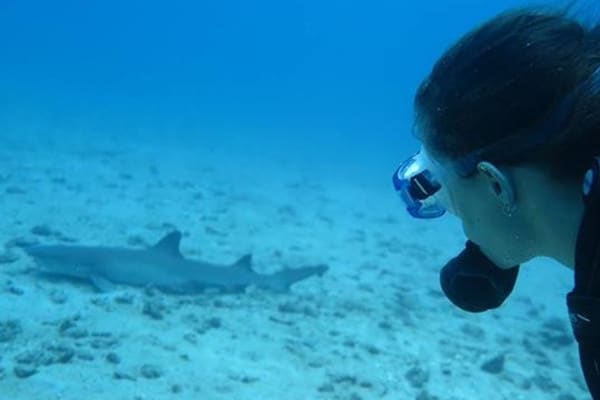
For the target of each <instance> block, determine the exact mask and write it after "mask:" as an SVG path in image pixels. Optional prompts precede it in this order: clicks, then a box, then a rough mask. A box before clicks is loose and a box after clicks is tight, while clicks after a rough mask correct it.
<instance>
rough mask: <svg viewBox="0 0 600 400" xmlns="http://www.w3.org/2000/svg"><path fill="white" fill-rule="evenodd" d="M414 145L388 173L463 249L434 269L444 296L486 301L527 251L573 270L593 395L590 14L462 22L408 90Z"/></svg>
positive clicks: (595, 262) (596, 114) (599, 169)
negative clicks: (456, 223) (452, 226)
mask: <svg viewBox="0 0 600 400" xmlns="http://www.w3.org/2000/svg"><path fill="white" fill-rule="evenodd" d="M415 112H416V119H415V134H416V136H417V138H418V139H419V141H420V142H421V145H422V147H421V150H420V151H419V153H417V154H416V155H415V156H413V157H411V158H410V159H409V160H407V161H405V162H404V163H403V164H402V165H401V166H400V168H398V170H397V171H396V173H395V174H394V177H393V183H394V186H395V189H396V190H397V191H398V192H399V194H400V195H401V197H402V199H403V201H404V203H405V205H406V208H407V210H408V212H409V213H410V214H411V215H412V216H413V217H416V218H435V217H439V216H441V215H443V214H444V213H445V212H449V213H451V214H454V215H455V216H457V217H458V218H459V219H460V220H461V221H462V224H463V229H464V232H465V234H466V236H467V240H466V246H465V249H464V250H463V251H462V252H461V253H460V254H459V255H458V256H457V257H455V258H454V259H452V260H451V261H450V262H449V263H448V264H447V265H446V266H444V268H443V269H442V271H441V273H440V282H441V286H442V289H443V290H444V293H445V294H446V296H447V297H448V298H449V299H450V300H451V301H452V302H453V303H454V304H455V305H457V306H458V307H460V308H462V309H464V310H467V311H470V312H481V311H485V310H489V309H493V308H496V307H499V306H500V305H501V304H502V303H503V302H504V300H505V299H506V297H507V296H508V295H509V294H510V292H511V291H512V289H513V287H514V284H515V281H516V279H517V275H518V271H519V266H520V265H521V264H523V263H524V262H526V261H528V260H530V259H532V258H534V257H538V256H545V257H551V258H553V259H555V260H557V261H559V262H560V263H562V264H564V265H565V266H567V267H569V268H572V269H573V270H574V275H575V278H574V288H573V290H572V291H571V292H570V293H568V295H567V306H568V310H569V315H570V319H571V324H572V327H573V332H574V336H575V338H576V340H577V343H578V346H579V355H580V360H581V366H582V370H583V373H584V376H585V379H586V382H587V385H588V387H589V390H590V392H591V394H592V396H593V398H594V399H600V24H597V25H594V26H589V25H585V24H583V23H581V22H579V21H578V20H577V19H575V18H573V17H571V16H570V15H569V12H568V10H541V9H518V10H511V11H508V12H505V13H502V14H500V15H498V16H496V17H494V18H492V19H491V20H489V21H487V22H486V23H484V24H483V25H481V26H480V27H478V28H476V29H474V30H473V31H471V32H469V33H467V34H466V35H465V36H463V37H462V38H461V39H460V40H459V41H458V42H457V43H456V44H454V45H453V46H452V47H450V48H449V49H448V50H447V51H446V52H445V53H444V54H443V55H442V57H441V58H440V59H439V60H438V61H437V62H436V63H435V65H434V67H433V69H432V71H431V72H430V74H429V76H428V77H427V78H426V79H425V80H424V81H423V82H422V83H421V85H420V87H419V88H418V90H417V93H416V96H415Z"/></svg>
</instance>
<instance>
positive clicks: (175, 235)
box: [152, 231, 182, 257]
mask: <svg viewBox="0 0 600 400" xmlns="http://www.w3.org/2000/svg"><path fill="white" fill-rule="evenodd" d="M180 241H181V232H180V231H173V232H171V233H167V234H166V235H165V236H163V238H162V239H160V240H159V241H158V243H156V244H155V245H154V246H152V249H153V250H156V251H160V252H162V253H166V254H169V255H170V256H173V257H182V255H181V252H180V251H179V242H180Z"/></svg>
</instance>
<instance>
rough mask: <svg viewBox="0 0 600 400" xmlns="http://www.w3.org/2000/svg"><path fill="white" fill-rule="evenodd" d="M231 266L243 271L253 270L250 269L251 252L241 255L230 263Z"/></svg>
mask: <svg viewBox="0 0 600 400" xmlns="http://www.w3.org/2000/svg"><path fill="white" fill-rule="evenodd" d="M231 268H239V269H243V270H244V271H251V272H254V270H253V269H252V254H246V255H244V256H241V257H240V258H239V259H238V260H237V261H236V262H234V263H233V264H232V265H231Z"/></svg>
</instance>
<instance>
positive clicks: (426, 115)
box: [415, 8, 600, 178]
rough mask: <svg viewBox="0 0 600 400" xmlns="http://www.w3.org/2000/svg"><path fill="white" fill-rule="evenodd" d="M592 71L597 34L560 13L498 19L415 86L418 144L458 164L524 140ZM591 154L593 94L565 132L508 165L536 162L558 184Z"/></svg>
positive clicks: (597, 114)
mask: <svg viewBox="0 0 600 400" xmlns="http://www.w3.org/2000/svg"><path fill="white" fill-rule="evenodd" d="M599 65H600V27H599V26H598V25H596V26H585V25H584V24H583V23H581V22H578V21H577V20H576V19H575V18H573V17H570V16H569V13H568V10H567V9H562V10H548V9H533V8H527V9H516V10H511V11H508V12H505V13H503V14H500V15H498V16H496V17H495V18H493V19H491V20H490V21H488V22H486V23H484V24H483V25H482V26H480V27H478V28H477V29H475V30H473V31H471V32H469V33H467V34H466V35H465V36H464V37H462V39H461V40H459V41H458V42H457V43H456V44H455V45H454V46H452V47H451V48H450V49H448V50H447V51H446V53H445V54H444V55H443V56H442V57H441V58H440V59H439V60H438V61H437V63H436V64H435V66H434V68H433V70H432V71H431V73H430V75H429V76H428V77H427V78H426V79H425V81H424V82H423V83H422V84H421V86H420V87H419V89H418V91H417V94H416V97H415V110H416V113H417V118H416V126H417V129H418V132H419V135H420V139H422V140H424V141H426V142H427V143H428V145H429V147H430V148H431V149H432V150H433V151H434V152H437V153H439V154H442V155H444V156H447V157H450V158H457V157H461V156H464V155H466V154H468V153H470V152H471V151H474V150H477V149H480V148H482V147H484V146H487V145H490V144H492V143H495V142H497V141H499V140H501V139H503V138H505V137H506V136H509V135H510V136H512V135H527V134H528V132H530V131H531V130H532V129H534V128H535V127H536V126H537V125H539V124H541V123H542V122H543V121H544V119H545V118H547V117H548V115H549V114H551V113H552V112H553V111H555V108H556V107H557V105H558V104H560V103H561V100H563V99H564V98H565V97H566V96H567V95H568V94H569V93H571V92H572V91H573V90H574V89H575V88H576V87H577V86H578V85H579V84H580V83H581V82H583V81H585V80H586V79H588V78H589V77H590V76H591V74H592V73H593V72H594V71H595V70H596V68H597V67H598V66H599ZM587 93H589V92H587ZM595 155H600V94H598V95H589V94H584V95H582V96H581V98H578V99H576V103H575V105H574V108H573V111H572V112H571V115H570V116H569V120H568V123H567V124H566V129H564V132H560V134H558V135H557V136H556V137H554V138H553V139H552V140H550V141H549V142H546V143H544V144H543V145H542V146H541V147H540V148H538V149H536V150H535V151H530V152H527V154H524V155H523V156H522V157H521V158H520V159H518V160H513V161H511V162H510V164H514V163H515V162H527V161H529V162H534V163H539V164H542V165H544V166H545V167H548V168H549V169H551V171H552V173H553V174H554V175H555V176H556V177H558V178H574V177H580V176H581V175H582V174H583V173H584V172H585V170H586V169H587V167H588V165H589V162H590V160H591V158H592V157H593V156H595ZM488 161H491V162H497V163H499V164H502V163H503V160H502V159H501V158H500V159H498V160H488Z"/></svg>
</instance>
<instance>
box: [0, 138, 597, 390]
mask: <svg viewBox="0 0 600 400" xmlns="http://www.w3.org/2000/svg"><path fill="white" fill-rule="evenodd" d="M205 150H206V149H205ZM0 165H1V166H2V167H1V168H0V191H1V192H2V201H1V202H0V210H1V211H2V219H3V225H2V226H3V230H2V231H1V232H0V235H1V238H0V239H1V242H2V243H3V244H4V248H3V249H1V248H0V262H1V264H0V292H1V293H2V295H1V297H0V299H1V301H0V399H2V400H4V399H6V400H9V399H11V400H13V399H14V400H17V399H36V400H46V399H48V400H51V399H74V400H75V399H77V400H79V399H90V400H91V399H113V400H120V399H124V400H125V399H128V400H142V399H144V400H145V399H148V400H150V399H181V400H186V399H206V400H212V399H215V400H217V399H240V400H241V399H261V400H267V399H277V400H300V399H302V400H304V399H340V400H341V399H343V400H360V399H365V400H366V399H416V400H433V399H439V400H454V399H486V400H495V399H511V400H517V399H527V400H536V399H553V400H570V399H589V395H588V394H587V391H586V389H585V384H584V382H583V380H582V376H581V372H580V370H579V364H578V362H579V361H578V356H577V349H576V346H575V343H574V341H573V339H572V334H571V328H570V326H569V325H568V320H567V311H566V306H565V304H564V295H565V294H566V291H567V290H569V286H570V283H571V279H572V278H571V277H570V274H571V272H570V271H567V270H564V269H561V268H560V267H559V266H556V265H554V264H553V263H552V262H549V261H547V260H544V261H534V262H532V263H531V265H528V266H526V267H525V268H523V271H522V274H521V277H520V279H519V282H518V284H517V287H516V289H515V292H514V293H513V295H512V296H511V297H510V299H509V300H508V301H507V302H506V304H505V306H504V307H502V308H501V309H499V310H496V311H493V312H489V313H486V314H477V315H473V314H468V313H465V312H462V311H460V310H458V309H456V308H455V307H453V306H452V305H451V304H450V303H449V302H448V301H447V299H445V297H444V296H443V293H442V292H441V290H440V288H439V285H438V271H439V269H440V268H441V266H442V265H443V264H444V263H445V262H446V261H447V260H448V259H449V258H450V257H452V256H453V255H455V254H456V253H458V252H459V251H460V250H461V248H462V246H463V244H464V238H463V236H462V232H461V231H460V229H459V227H458V226H457V225H456V223H455V222H452V221H450V222H449V220H446V219H444V220H440V221H432V222H430V221H428V222H421V221H413V220H410V219H409V218H408V217H407V216H405V215H404V213H403V211H402V209H401V207H400V205H399V203H397V200H396V198H395V195H394V194H393V193H392V189H391V186H390V185H389V182H388V180H386V179H381V181H380V182H376V181H375V183H373V182H371V183H370V184H369V183H367V182H360V181H356V180H353V179H347V180H346V179H334V178H333V175H327V174H322V175H319V174H317V173H315V171H312V172H311V171H310V170H306V171H304V170H302V169H299V168H296V167H292V166H290V165H287V164H286V163H285V162H282V161H273V162H272V163H271V162H270V161H268V160H252V159H243V158H240V159H235V158H225V157H224V156H223V154H222V153H219V152H218V151H215V152H211V151H208V150H207V151H205V153H203V154H201V155H199V154H198V153H196V152H194V151H193V150H192V149H186V150H184V149H174V150H173V151H170V152H167V151H165V149H154V148H151V147H146V148H139V147H134V146H128V145H124V144H115V145H114V146H112V147H111V146H110V145H109V146H102V147H99V148H96V149H90V146H89V145H85V144H82V143H79V144H73V145H72V146H65V145H64V143H61V145H60V146H58V145H55V146H52V145H48V144H46V145H41V144H39V145H38V146H33V145H25V144H22V145H21V146H10V147H5V148H3V149H2V150H1V151H0ZM324 176H325V177H324ZM384 178H387V176H386V177H384ZM379 183H381V185H379ZM175 228H176V229H180V230H182V231H183V232H184V238H183V241H182V248H181V251H182V253H183V254H184V255H185V257H189V258H192V259H202V260H207V261H212V262H216V263H223V264H228V263H232V262H233V261H235V260H236V259H237V258H238V257H239V256H241V255H243V254H245V253H248V252H251V253H252V254H253V258H254V263H255V268H256V270H258V271H260V272H264V273H268V272H274V271H276V270H279V269H281V268H285V267H297V266H302V265H310V264H320V263H326V264H328V265H329V267H330V269H329V271H328V272H327V273H326V274H325V275H324V276H323V277H321V278H319V277H313V278H310V279H308V280H306V281H303V282H300V283H298V284H296V285H295V286H293V288H292V290H291V292H290V293H288V294H273V293H267V292H263V291H260V290H257V289H253V288H250V289H249V290H247V292H246V293H243V294H236V295H222V294H217V293H206V294H203V295H200V296H173V295H165V294H162V293H160V292H157V291H154V290H150V289H147V290H144V289H136V288H128V287H119V288H118V289H117V290H115V291H112V292H108V293H99V292H97V291H95V290H94V288H93V287H92V286H90V285H88V284H86V283H85V282H82V283H77V282H72V281H64V280H49V279H46V278H43V277H40V276H39V275H38V274H36V270H35V265H34V264H33V260H31V259H30V258H28V257H27V256H26V255H25V254H24V253H23V252H22V250H21V247H22V246H23V245H26V244H30V243H79V244H89V245H114V246H132V247H143V246H148V245H151V244H153V243H154V242H155V241H157V240H158V239H160V237H161V236H162V235H163V234H165V233H167V232H169V231H171V230H172V229H175Z"/></svg>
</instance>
